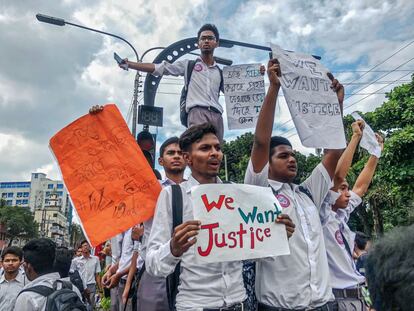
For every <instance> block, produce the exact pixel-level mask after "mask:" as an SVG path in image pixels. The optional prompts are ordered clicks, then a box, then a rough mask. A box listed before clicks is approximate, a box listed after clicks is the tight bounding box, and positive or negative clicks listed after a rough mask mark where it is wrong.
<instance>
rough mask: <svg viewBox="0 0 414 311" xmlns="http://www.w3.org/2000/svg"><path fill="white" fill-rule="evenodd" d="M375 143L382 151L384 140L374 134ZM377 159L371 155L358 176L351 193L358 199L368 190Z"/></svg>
mask: <svg viewBox="0 0 414 311" xmlns="http://www.w3.org/2000/svg"><path fill="white" fill-rule="evenodd" d="M375 136H376V137H377V141H378V143H379V144H380V146H381V150H383V149H384V139H383V138H382V137H381V136H380V135H379V134H375ZM377 164H378V158H377V157H376V156H374V155H371V156H370V157H369V159H368V162H367V164H365V167H364V169H363V170H362V172H361V173H360V174H359V176H358V178H357V180H356V182H355V185H354V187H353V188H352V191H353V192H355V193H356V194H357V195H359V196H360V197H363V196H364V195H365V193H366V192H367V190H368V187H369V184H370V183H371V181H372V177H373V176H374V173H375V169H376V168H377Z"/></svg>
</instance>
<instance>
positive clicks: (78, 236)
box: [70, 223, 85, 248]
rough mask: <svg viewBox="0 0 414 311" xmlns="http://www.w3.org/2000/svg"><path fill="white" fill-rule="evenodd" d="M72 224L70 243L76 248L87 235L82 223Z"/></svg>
mask: <svg viewBox="0 0 414 311" xmlns="http://www.w3.org/2000/svg"><path fill="white" fill-rule="evenodd" d="M71 226H72V227H71V231H70V245H72V246H73V247H74V248H76V247H77V246H78V244H79V243H80V242H81V241H83V240H85V235H84V234H83V231H82V228H81V226H80V225H78V224H75V223H72V225H71Z"/></svg>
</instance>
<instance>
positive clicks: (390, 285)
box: [365, 225, 414, 311]
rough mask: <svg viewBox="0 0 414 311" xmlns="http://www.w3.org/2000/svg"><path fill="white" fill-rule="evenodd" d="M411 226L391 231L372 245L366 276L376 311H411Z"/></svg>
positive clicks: (413, 253) (413, 233)
mask: <svg viewBox="0 0 414 311" xmlns="http://www.w3.org/2000/svg"><path fill="white" fill-rule="evenodd" d="M413 237H414V225H411V226H409V227H398V228H394V229H393V230H392V231H391V232H389V233H387V234H386V235H385V236H384V237H382V238H381V239H379V240H378V241H377V242H376V243H374V246H373V248H372V249H371V251H370V252H369V253H368V257H367V260H366V265H365V275H366V277H367V283H368V288H369V292H370V295H371V298H372V300H373V302H374V308H375V309H376V310H377V311H384V310H401V311H406V310H407V311H408V310H412V308H413V301H414V260H413V258H414V239H413Z"/></svg>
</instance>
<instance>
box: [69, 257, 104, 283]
mask: <svg viewBox="0 0 414 311" xmlns="http://www.w3.org/2000/svg"><path fill="white" fill-rule="evenodd" d="M75 270H78V271H79V275H80V276H81V278H82V281H83V286H84V287H85V288H86V287H87V285H90V284H96V280H95V274H97V273H99V272H101V264H100V263H99V258H98V257H96V256H92V255H90V256H89V257H88V258H86V257H84V256H83V255H82V256H80V257H76V258H74V259H73V260H72V264H71V267H70V272H73V271H75Z"/></svg>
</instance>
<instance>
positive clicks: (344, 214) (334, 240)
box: [320, 190, 365, 289]
mask: <svg viewBox="0 0 414 311" xmlns="http://www.w3.org/2000/svg"><path fill="white" fill-rule="evenodd" d="M349 193H350V194H351V197H350V199H349V203H348V206H347V207H346V208H345V209H338V210H337V212H334V211H333V210H332V205H333V204H335V202H336V200H337V199H338V197H339V193H337V192H334V191H331V190H330V191H329V193H328V195H327V197H326V198H325V201H324V202H323V204H322V208H321V210H320V218H321V222H322V228H323V234H324V238H325V245H326V253H327V256H328V264H329V271H330V275H331V286H332V288H336V289H344V288H355V287H357V286H358V284H361V283H363V282H365V278H364V277H363V276H362V275H361V274H360V273H359V272H358V271H357V269H356V266H355V263H354V260H353V259H352V257H351V255H350V254H349V253H348V251H347V250H346V247H345V243H344V241H343V238H342V235H343V236H344V238H345V239H346V241H347V242H348V245H349V247H350V251H351V254H352V251H353V248H354V239H355V234H354V233H353V232H352V231H351V229H350V228H349V227H348V225H347V222H348V220H349V217H350V215H351V213H352V212H353V210H354V209H355V208H356V207H357V206H358V205H359V204H361V202H362V200H361V198H360V197H359V196H358V195H357V194H356V193H355V192H353V191H350V192H349ZM341 231H342V235H341Z"/></svg>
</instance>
